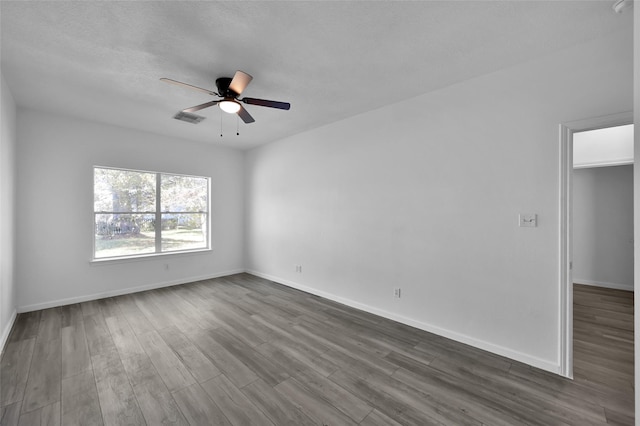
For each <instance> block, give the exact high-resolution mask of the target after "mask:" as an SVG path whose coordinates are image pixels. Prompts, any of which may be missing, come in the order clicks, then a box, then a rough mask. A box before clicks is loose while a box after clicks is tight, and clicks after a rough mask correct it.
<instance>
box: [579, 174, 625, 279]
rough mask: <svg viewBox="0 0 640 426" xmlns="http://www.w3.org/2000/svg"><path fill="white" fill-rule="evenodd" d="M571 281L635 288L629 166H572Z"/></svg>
mask: <svg viewBox="0 0 640 426" xmlns="http://www.w3.org/2000/svg"><path fill="white" fill-rule="evenodd" d="M573 282H575V283H581V284H593V285H600V286H604V287H611V288H619V289H623V290H632V291H633V166H632V165H628V166H615V167H597V168H588V169H576V170H574V171H573Z"/></svg>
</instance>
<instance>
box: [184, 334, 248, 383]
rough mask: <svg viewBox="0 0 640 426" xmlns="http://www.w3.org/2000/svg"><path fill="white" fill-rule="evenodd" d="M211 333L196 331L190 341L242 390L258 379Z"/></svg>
mask: <svg viewBox="0 0 640 426" xmlns="http://www.w3.org/2000/svg"><path fill="white" fill-rule="evenodd" d="M210 333H211V331H196V332H195V333H194V334H192V335H189V339H190V340H191V341H192V342H193V343H195V344H196V346H197V347H198V348H200V350H201V351H202V353H203V354H205V355H206V356H207V357H208V358H209V359H210V360H211V362H213V364H214V365H215V366H216V367H217V368H218V369H219V370H220V371H222V372H223V373H224V374H225V375H226V376H227V378H228V379H229V380H231V381H232V382H233V384H234V385H236V386H237V387H238V388H242V387H244V386H246V385H248V384H249V383H251V382H253V381H255V380H257V379H258V376H257V375H256V373H254V372H253V371H252V370H251V369H250V368H249V367H247V366H246V365H245V364H244V363H243V362H242V361H240V360H239V359H238V358H236V357H235V356H234V355H233V354H231V353H230V352H229V351H228V350H227V349H226V348H225V347H224V346H222V345H221V344H220V343H218V341H216V339H214V338H213V336H212V335H211V334H210Z"/></svg>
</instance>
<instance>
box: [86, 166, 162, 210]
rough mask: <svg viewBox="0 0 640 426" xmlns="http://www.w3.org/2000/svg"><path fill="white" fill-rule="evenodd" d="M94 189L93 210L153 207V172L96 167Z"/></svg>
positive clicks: (148, 208) (154, 197)
mask: <svg viewBox="0 0 640 426" xmlns="http://www.w3.org/2000/svg"><path fill="white" fill-rule="evenodd" d="M93 188H94V190H93V194H94V195H93V209H94V211H96V212H153V211H155V210H156V175H155V173H143V172H135V171H130V170H116V169H101V168H97V167H96V168H94V177H93Z"/></svg>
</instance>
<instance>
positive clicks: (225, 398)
mask: <svg viewBox="0 0 640 426" xmlns="http://www.w3.org/2000/svg"><path fill="white" fill-rule="evenodd" d="M202 388H203V389H204V390H205V392H207V394H209V397H211V399H212V400H213V401H215V403H216V405H217V406H218V407H220V409H221V410H222V412H223V413H224V415H225V417H227V419H229V421H230V422H231V423H232V424H234V425H264V426H268V425H273V423H272V422H271V421H270V420H269V418H268V417H267V416H266V415H265V414H264V413H263V412H262V411H260V410H259V409H258V408H257V407H256V406H255V405H253V403H252V402H251V400H250V399H249V398H247V397H246V396H245V395H244V394H243V393H242V392H240V390H239V389H238V388H237V387H236V386H235V385H234V384H233V383H231V381H230V380H229V379H227V377H226V376H225V375H224V374H221V375H219V376H218V377H216V378H214V379H211V380H209V381H208V382H205V383H202Z"/></svg>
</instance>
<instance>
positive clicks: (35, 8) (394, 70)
mask: <svg viewBox="0 0 640 426" xmlns="http://www.w3.org/2000/svg"><path fill="white" fill-rule="evenodd" d="M612 4H613V2H612V1H606V0H604V1H551V2H543V1H471V2H463V1H446V2H445V1H442V2H438V1H428V2H324V1H322V2H320V1H318V2H189V1H187V2H177V1H176V2H173V1H166V2H150V1H139V2H137V1H132V2H97V1H88V2H66V1H56V2H35V1H18V2H12V1H4V0H3V1H2V2H1V3H0V13H1V23H0V24H1V36H2V40H1V43H2V44H1V48H2V50H1V52H0V53H1V56H0V58H1V67H2V72H3V75H4V77H5V80H6V81H7V84H8V85H9V87H10V89H11V92H12V94H13V96H14V98H15V100H16V103H17V104H18V105H19V106H22V107H27V108H34V109H40V110H45V111H55V112H58V113H63V114H67V115H72V116H77V117H81V118H84V119H89V120H94V121H100V122H105V123H110V124H115V125H119V126H124V127H130V128H135V129H140V130H145V131H151V132H155V133H160V134H166V135H171V136H176V137H181V138H185V139H191V140H195V141H203V142H209V143H216V144H224V145H229V146H233V147H237V148H242V149H246V148H250V147H254V146H258V145H261V144H264V143H268V142H271V141H274V140H278V139H282V138H284V137H287V136H290V135H293V134H296V133H299V132H302V131H305V130H308V129H312V128H315V127H319V126H322V125H325V124H328V123H331V122H334V121H337V120H341V119H344V118H347V117H349V116H353V115H356V114H359V113H362V112H365V111H368V110H372V109H375V108H379V107H381V106H383V105H385V104H388V103H394V102H398V101H401V100H403V99H407V98H411V97H414V96H417V95H420V94H423V93H426V92H429V91H432V90H435V89H438V88H441V87H444V86H447V85H450V84H453V83H455V82H458V81H462V80H465V79H468V78H472V77H474V76H478V75H481V74H485V73H488V72H491V71H495V70H498V69H500V68H504V67H507V66H511V65H514V64H517V63H520V62H523V61H527V60H530V59H532V58H535V57H537V56H541V55H545V54H548V53H550V52H554V51H557V50H559V49H563V48H566V47H569V46H572V45H575V44H578V43H583V42H587V41H589V40H592V39H595V38H598V37H602V36H603V35H606V34H608V33H612V32H615V31H629V28H631V26H632V17H631V15H632V14H631V13H626V14H621V15H617V14H615V13H613V11H612V10H611V6H612ZM236 69H240V70H243V71H246V72H247V73H249V74H251V75H253V77H254V80H253V82H252V83H251V84H250V85H249V87H248V88H247V89H246V90H245V92H244V93H243V95H245V96H249V97H256V98H265V99H273V100H278V101H286V102H290V103H291V105H292V107H291V110H290V111H281V110H273V109H269V108H263V107H258V106H253V105H248V106H246V107H247V110H249V111H250V113H251V114H252V115H253V117H254V118H255V120H256V122H255V123H253V124H248V125H245V124H244V123H242V122H240V123H239V125H240V136H236V135H235V133H236V123H237V120H236V118H235V115H233V116H232V115H226V114H225V115H224V116H223V115H222V113H221V112H220V110H219V109H218V108H217V107H212V108H208V109H205V110H202V111H199V112H198V114H200V115H203V116H205V117H207V119H206V120H204V121H203V122H202V123H200V124H197V125H193V124H188V123H184V122H180V121H177V120H174V119H173V118H172V117H173V115H174V114H175V113H176V112H177V111H179V110H181V109H184V108H186V107H190V106H193V105H197V104H200V103H203V102H206V101H208V100H211V99H212V98H211V97H209V96H208V95H206V94H204V93H200V92H196V91H189V90H187V89H184V88H181V87H178V86H172V85H169V84H166V83H163V82H161V81H160V80H159V79H160V78H161V77H168V78H172V79H176V80H180V81H184V82H187V83H190V84H193V85H196V86H200V87H205V88H210V89H213V90H215V79H216V78H217V77H221V76H229V77H231V76H233V73H234V71H235V70H236ZM221 118H222V129H223V132H224V137H223V138H220V127H221ZM390 125H393V123H390Z"/></svg>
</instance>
